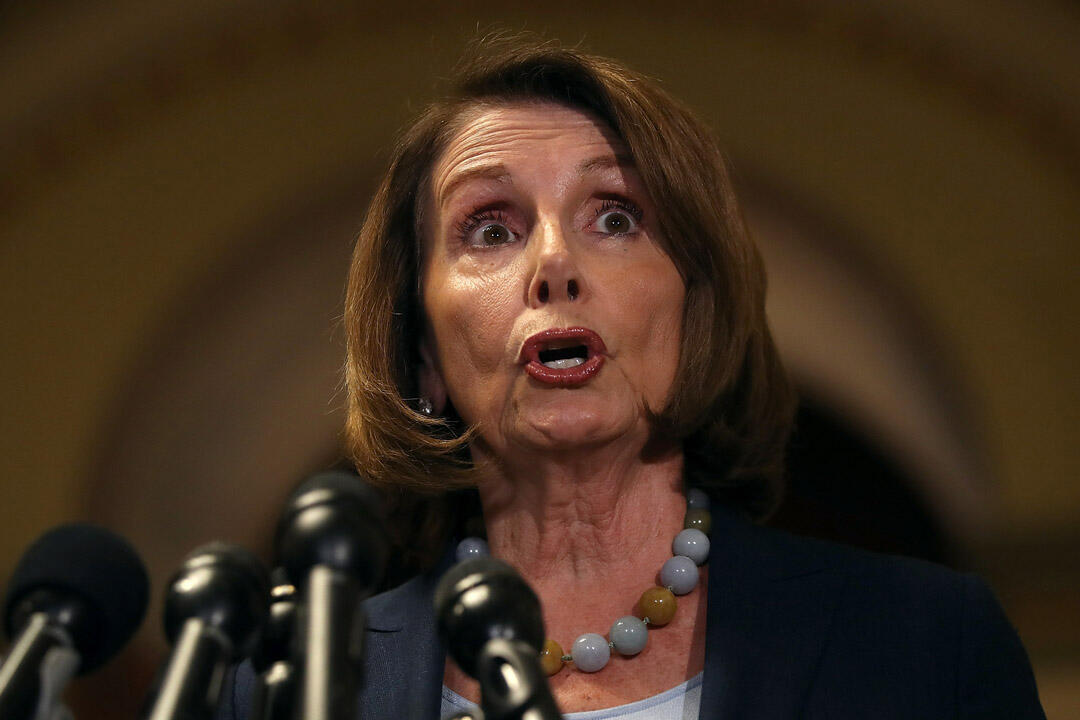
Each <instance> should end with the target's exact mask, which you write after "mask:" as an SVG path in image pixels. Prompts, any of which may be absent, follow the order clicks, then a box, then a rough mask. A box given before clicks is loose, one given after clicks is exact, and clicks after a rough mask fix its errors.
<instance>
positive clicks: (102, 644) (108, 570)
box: [0, 524, 149, 720]
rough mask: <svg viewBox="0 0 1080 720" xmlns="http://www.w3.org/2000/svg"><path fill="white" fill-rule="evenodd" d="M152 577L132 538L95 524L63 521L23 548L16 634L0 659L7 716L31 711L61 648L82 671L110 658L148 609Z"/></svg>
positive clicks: (7, 612) (7, 610)
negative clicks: (50, 659) (49, 661)
mask: <svg viewBox="0 0 1080 720" xmlns="http://www.w3.org/2000/svg"><path fill="white" fill-rule="evenodd" d="M148 592H149V581H148V580H147V576H146V568H145V567H143V563H142V560H140V559H139V556H138V555H137V554H136V553H135V550H134V549H132V547H131V545H129V544H128V543H127V541H126V540H124V539H123V538H121V537H120V536H118V535H115V534H113V533H112V532H109V531H108V530H105V529H104V528H100V527H96V526H94V525H85V524H72V525H61V526H60V527H57V528H54V529H52V530H50V531H48V532H47V533H45V534H44V535H42V536H41V537H40V538H38V540H37V541H36V542H34V543H33V544H32V545H31V546H30V547H29V548H28V549H27V551H26V552H25V553H24V554H23V556H22V559H21V560H20V561H19V564H18V566H17V567H16V568H15V572H14V573H13V574H12V577H11V584H10V586H9V587H8V591H7V597H6V598H5V600H4V629H5V630H6V632H7V635H8V637H9V638H13V644H12V646H11V651H10V653H9V654H8V656H7V658H6V659H5V660H4V663H3V665H2V666H0V718H4V720H17V719H21V718H25V717H29V716H30V715H31V713H32V712H33V711H34V709H35V708H36V706H37V703H38V701H39V695H40V692H41V682H40V677H41V666H42V662H43V661H45V659H46V657H47V656H48V655H49V654H50V652H51V651H53V650H54V649H59V648H68V649H71V650H73V651H74V652H75V653H77V658H78V673H79V674H83V673H87V672H89V671H91V670H93V669H95V668H97V667H98V666H100V665H102V664H103V663H105V661H107V660H109V659H110V658H111V657H112V656H113V655H115V654H116V653H117V652H118V651H119V650H120V648H121V647H123V646H124V643H126V642H127V641H128V640H129V639H130V638H131V636H132V635H133V634H134V633H135V630H136V629H137V628H138V627H139V624H140V623H141V622H142V619H143V615H144V614H145V613H146V603H147V597H148Z"/></svg>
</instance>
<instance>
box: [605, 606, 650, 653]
mask: <svg viewBox="0 0 1080 720" xmlns="http://www.w3.org/2000/svg"><path fill="white" fill-rule="evenodd" d="M608 637H609V638H611V642H612V643H614V645H615V650H616V651H617V652H618V653H619V654H620V655H637V654H638V653H639V652H641V651H642V650H644V649H645V643H647V642H648V641H649V628H648V627H647V626H646V625H645V623H644V622H642V620H641V618H636V617H634V616H633V615H627V616H626V617H621V618H619V619H618V620H616V621H615V624H614V625H612V626H611V632H609V633H608Z"/></svg>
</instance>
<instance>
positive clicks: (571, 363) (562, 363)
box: [541, 357, 585, 370]
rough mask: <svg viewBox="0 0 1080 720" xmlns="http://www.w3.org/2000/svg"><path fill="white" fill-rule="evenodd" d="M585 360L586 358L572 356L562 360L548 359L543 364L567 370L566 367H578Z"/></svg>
mask: <svg viewBox="0 0 1080 720" xmlns="http://www.w3.org/2000/svg"><path fill="white" fill-rule="evenodd" d="M583 362H585V358H580V357H572V358H563V359H561V360H548V361H547V362H545V363H541V364H542V365H543V366H544V367H549V368H554V369H556V370H565V369H566V368H572V367H577V366H578V365H580V364H581V363H583Z"/></svg>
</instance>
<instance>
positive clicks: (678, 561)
mask: <svg viewBox="0 0 1080 720" xmlns="http://www.w3.org/2000/svg"><path fill="white" fill-rule="evenodd" d="M697 581H698V569H697V565H695V564H694V561H693V560H691V559H690V558H688V557H686V556H685V555H676V556H675V557H673V558H671V559H669V560H668V561H667V562H666V563H664V567H662V568H660V584H661V585H663V586H664V587H666V588H671V592H673V593H675V594H676V595H685V594H686V593H688V592H690V591H691V590H693V589H694V588H696V587H697Z"/></svg>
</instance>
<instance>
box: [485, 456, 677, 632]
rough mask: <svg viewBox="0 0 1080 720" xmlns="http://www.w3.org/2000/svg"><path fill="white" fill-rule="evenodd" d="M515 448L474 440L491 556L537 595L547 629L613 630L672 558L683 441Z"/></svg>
mask: <svg viewBox="0 0 1080 720" xmlns="http://www.w3.org/2000/svg"><path fill="white" fill-rule="evenodd" d="M510 455H513V460H512V461H508V460H507V459H506V458H507V455H506V454H502V455H501V457H500V458H498V459H496V457H495V456H494V455H489V454H488V453H486V452H485V449H484V445H483V443H482V442H481V443H478V444H476V445H474V447H473V456H474V460H475V461H476V462H477V465H478V466H480V467H483V468H484V469H485V471H484V473H483V480H482V481H481V483H480V484H479V486H478V490H479V494H480V500H481V504H482V506H483V509H484V520H485V523H486V526H487V533H488V543H489V545H490V548H491V553H492V555H493V556H494V557H497V558H499V559H501V560H504V561H506V562H508V563H510V564H511V565H512V566H514V568H515V569H517V570H518V572H520V573H521V575H522V576H523V577H524V578H525V580H526V581H527V582H528V583H529V584H530V585H531V586H532V588H533V589H534V590H535V591H536V593H537V594H538V595H539V597H540V600H541V604H542V606H543V609H544V621H545V625H546V626H547V629H548V635H549V636H550V637H553V638H555V639H557V640H560V641H561V642H570V641H572V640H573V638H574V637H577V635H579V634H581V633H583V632H590V631H591V632H600V633H606V631H607V629H608V627H609V626H610V624H611V623H612V621H613V620H614V619H616V618H618V617H621V616H623V615H628V614H632V613H633V612H634V604H635V603H636V602H637V599H638V597H639V596H640V595H641V593H642V592H643V591H644V590H645V589H647V588H649V587H651V586H652V585H655V584H657V582H658V579H659V578H658V574H659V570H660V566H661V565H663V563H664V561H666V560H667V559H668V558H669V557H671V542H672V539H673V538H674V537H675V535H676V534H677V533H678V532H679V530H681V529H682V527H683V520H684V515H685V512H686V499H685V495H684V493H683V479H682V476H683V455H682V451H681V448H678V447H668V448H664V449H661V450H656V449H655V448H653V449H650V451H649V452H646V451H645V448H644V444H643V443H638V444H635V445H633V446H627V445H626V444H616V445H610V446H606V447H601V448H595V447H594V448H586V449H579V450H573V451H568V452H558V453H552V452H545V453H536V454H534V453H526V454H521V455H518V454H510ZM564 649H566V648H564Z"/></svg>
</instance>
